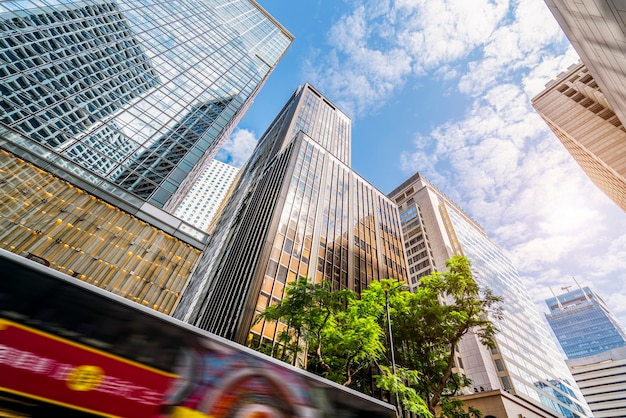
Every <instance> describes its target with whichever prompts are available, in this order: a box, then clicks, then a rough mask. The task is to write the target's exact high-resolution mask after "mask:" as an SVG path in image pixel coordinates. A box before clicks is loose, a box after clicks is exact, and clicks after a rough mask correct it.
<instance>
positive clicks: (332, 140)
mask: <svg viewBox="0 0 626 418" xmlns="http://www.w3.org/2000/svg"><path fill="white" fill-rule="evenodd" d="M350 139H351V132H350V119H349V118H348V117H347V116H346V115H345V114H343V112H341V111H340V110H339V109H337V108H336V107H335V106H334V105H333V104H332V103H331V102H330V101H329V100H328V99H326V98H325V97H323V96H322V95H321V94H320V93H319V92H318V91H317V90H316V89H314V88H313V87H312V86H310V85H308V84H307V85H305V86H303V87H300V88H298V89H297V91H296V92H295V93H294V95H293V96H292V97H291V98H290V99H289V101H288V102H287V104H286V105H285V107H284V108H283V109H282V110H281V112H280V113H279V114H278V116H277V117H276V119H275V120H274V121H273V122H272V124H271V125H270V127H269V128H268V129H267V130H266V132H265V133H264V134H263V136H262V137H261V138H260V140H259V143H258V145H257V147H256V149H255V151H254V152H253V154H252V157H251V158H250V160H249V161H248V162H247V164H246V165H245V166H244V167H243V168H242V172H241V175H240V177H239V180H238V183H237V186H236V187H235V188H234V192H233V193H232V195H231V196H230V198H229V200H228V203H227V204H226V205H225V207H224V211H223V213H222V215H221V216H220V218H219V220H218V221H217V224H216V225H215V228H214V229H213V232H212V234H211V241H210V242H209V245H208V247H207V250H206V251H205V252H204V255H203V258H202V260H201V261H200V263H199V266H198V268H197V269H196V272H195V273H194V275H193V277H192V280H191V281H190V283H189V286H188V288H187V289H186V290H185V292H184V293H183V297H182V298H181V301H180V303H179V305H178V307H177V310H176V313H175V316H176V317H179V318H181V319H183V320H186V321H189V322H191V323H193V324H194V325H197V326H199V327H201V328H204V329H207V330H210V331H212V332H215V333H217V334H220V335H222V336H225V337H227V338H231V339H234V340H236V341H239V342H242V343H247V344H249V345H251V346H255V347H256V346H259V345H260V344H265V343H271V342H272V341H274V339H275V337H276V333H277V329H276V324H275V323H262V322H261V323H258V324H256V325H254V326H253V319H254V317H255V315H256V314H257V313H259V312H262V311H263V310H264V309H265V308H266V307H267V306H269V304H270V303H273V302H275V301H277V300H280V299H281V298H282V297H283V294H284V290H285V285H286V284H287V283H289V282H292V281H294V280H296V279H297V278H298V277H309V278H310V279H311V280H314V281H316V282H320V281H321V280H329V281H331V282H332V284H333V286H334V287H335V288H349V289H353V290H355V291H356V292H360V291H361V290H363V289H365V288H366V286H367V285H368V283H369V282H371V281H372V280H375V279H381V278H386V277H392V278H397V279H399V280H403V281H405V280H406V279H407V277H406V258H405V255H404V252H403V251H402V237H401V231H400V221H399V218H398V209H397V207H396V205H395V204H394V203H393V202H392V201H391V200H389V199H388V198H387V197H385V196H384V195H383V194H382V193H381V192H380V191H378V190H376V189H375V188H374V187H373V186H371V185H370V184H369V183H367V181H365V180H364V179H363V178H361V177H360V176H359V175H357V174H356V173H355V172H354V171H353V170H352V169H351V168H350V165H349V164H350Z"/></svg>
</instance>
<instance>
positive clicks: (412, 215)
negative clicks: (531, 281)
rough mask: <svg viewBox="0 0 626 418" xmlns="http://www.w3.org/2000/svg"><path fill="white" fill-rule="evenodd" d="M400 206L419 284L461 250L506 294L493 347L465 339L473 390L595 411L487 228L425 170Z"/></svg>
mask: <svg viewBox="0 0 626 418" xmlns="http://www.w3.org/2000/svg"><path fill="white" fill-rule="evenodd" d="M389 197H390V198H392V199H393V200H394V201H395V202H396V203H397V204H398V205H399V207H400V216H401V218H402V225H403V232H404V240H405V245H406V248H407V253H408V259H409V275H410V278H411V281H410V283H411V285H412V286H416V285H418V284H419V278H420V277H421V276H423V275H425V274H427V273H428V272H431V271H441V270H442V269H444V268H445V261H446V260H447V259H448V258H450V257H452V256H453V255H464V256H466V257H467V258H468V259H469V260H470V261H471V263H472V272H473V275H474V278H475V279H476V281H477V283H478V284H479V286H481V287H484V286H488V287H489V288H491V289H492V290H493V291H494V293H495V294H497V295H500V296H502V297H503V299H504V302H503V311H504V312H503V319H501V320H499V319H497V318H492V320H493V321H494V323H495V324H496V326H497V328H498V329H499V332H498V333H497V334H496V348H495V349H493V350H490V349H487V348H486V347H484V346H483V345H481V344H480V342H479V341H478V340H477V338H476V336H475V335H473V334H471V333H470V334H468V335H467V336H465V337H464V338H463V340H462V343H461V344H460V347H459V348H460V354H461V356H462V362H463V367H462V369H463V372H464V373H465V374H466V375H467V377H469V378H470V379H471V380H472V384H473V388H472V389H473V391H474V392H481V391H491V390H501V391H505V392H509V393H511V394H514V395H516V396H518V397H521V398H523V399H528V400H530V401H531V402H534V403H536V404H538V405H541V406H543V407H544V408H546V409H549V410H550V411H552V413H556V414H558V415H560V416H564V417H590V416H591V412H590V411H589V409H588V406H587V405H586V403H585V401H584V400H583V397H582V395H581V393H580V391H579V389H578V387H577V386H576V384H575V382H574V379H573V378H572V375H571V373H570V372H569V370H568V368H567V366H566V364H565V362H564V360H563V359H562V358H561V357H560V355H559V353H558V351H557V347H556V346H555V344H554V342H553V340H552V338H551V336H550V333H549V330H548V328H547V327H546V326H545V325H544V323H543V321H542V319H541V317H540V315H539V313H538V312H537V310H536V309H535V307H534V305H533V303H532V300H531V299H530V297H529V295H528V292H527V291H526V288H525V287H524V284H523V283H522V281H521V279H520V277H519V274H518V272H517V270H516V268H515V267H514V266H513V264H512V263H511V261H510V260H509V259H508V258H507V256H506V255H505V254H504V252H503V251H502V250H501V249H500V248H499V247H498V246H497V245H496V244H494V243H493V241H491V240H490V239H489V237H488V236H487V235H486V233H485V232H484V231H483V229H482V227H481V226H480V225H479V224H478V223H477V222H476V221H474V220H473V219H472V218H471V217H469V216H468V215H467V214H465V213H464V212H463V210H462V209H460V208H459V207H458V206H457V205H456V204H454V203H453V202H452V201H451V200H450V199H449V198H447V197H446V196H445V195H444V194H443V193H441V192H440V191H439V190H438V189H437V188H436V187H435V186H433V185H432V184H431V183H430V182H429V181H428V180H427V179H425V178H424V177H423V176H422V175H420V174H419V173H417V174H415V175H414V176H412V177H411V178H409V179H408V180H407V181H406V182H404V183H403V184H401V185H400V186H399V187H397V188H396V189H395V190H394V191H392V192H391V193H390V194H389Z"/></svg>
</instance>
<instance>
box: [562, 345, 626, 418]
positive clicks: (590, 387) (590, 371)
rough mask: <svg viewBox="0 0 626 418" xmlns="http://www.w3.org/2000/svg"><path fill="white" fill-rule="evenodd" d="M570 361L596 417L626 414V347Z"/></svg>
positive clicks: (573, 372) (625, 415)
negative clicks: (625, 382)
mask: <svg viewBox="0 0 626 418" xmlns="http://www.w3.org/2000/svg"><path fill="white" fill-rule="evenodd" d="M566 363H567V365H568V366H569V369H570V371H571V372H572V376H574V379H576V383H577V384H578V387H579V388H580V390H581V392H582V393H583V396H584V397H585V400H586V401H587V403H588V404H589V407H590V408H591V412H592V413H593V416H594V418H615V417H626V402H624V399H626V385H625V384H624V376H626V346H621V347H617V348H612V349H610V350H607V351H603V352H602V353H598V354H593V355H591V356H587V357H581V358H576V359H571V360H567V361H566Z"/></svg>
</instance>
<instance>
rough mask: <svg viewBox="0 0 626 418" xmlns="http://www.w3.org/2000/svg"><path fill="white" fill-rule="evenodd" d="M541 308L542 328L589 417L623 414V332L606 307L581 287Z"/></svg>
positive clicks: (625, 378) (625, 352)
mask: <svg viewBox="0 0 626 418" xmlns="http://www.w3.org/2000/svg"><path fill="white" fill-rule="evenodd" d="M546 304H547V305H548V308H549V310H550V311H549V312H548V313H547V314H546V319H547V320H548V324H550V327H552V331H553V332H554V335H555V336H556V338H557V340H558V342H559V344H560V345H561V348H563V351H564V352H565V355H566V356H567V358H568V360H567V365H568V366H569V368H570V371H571V372H572V375H573V376H574V379H576V383H577V384H578V386H579V387H580V390H581V391H582V393H583V395H584V396H585V399H586V400H587V403H588V404H589V407H590V408H591V411H592V412H593V416H594V417H596V418H615V417H622V416H626V402H625V400H626V333H625V332H624V330H623V328H622V327H621V326H620V325H619V323H618V322H617V319H616V318H615V316H613V314H612V313H611V312H610V311H609V309H608V307H607V306H606V303H604V301H603V300H602V298H601V297H600V295H598V294H597V293H596V292H594V291H593V290H591V289H590V288H589V287H583V288H579V289H575V290H572V291H569V292H566V293H564V294H561V295H556V296H555V297H552V298H550V299H547V300H546Z"/></svg>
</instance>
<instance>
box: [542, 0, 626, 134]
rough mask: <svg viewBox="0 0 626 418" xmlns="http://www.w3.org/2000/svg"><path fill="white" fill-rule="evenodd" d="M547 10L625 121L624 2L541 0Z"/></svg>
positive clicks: (625, 17)
mask: <svg viewBox="0 0 626 418" xmlns="http://www.w3.org/2000/svg"><path fill="white" fill-rule="evenodd" d="M545 2H546V4H547V5H548V7H549V9H550V11H551V12H552V14H553V15H554V17H555V18H556V20H557V22H558V23H559V25H560V26H561V28H562V29H563V32H565V35H566V36H567V38H568V39H569V40H570V42H571V43H572V46H573V47H574V49H575V50H576V52H578V55H579V56H580V58H581V60H582V61H583V63H585V66H586V67H587V69H588V70H589V73H590V74H591V75H592V76H593V78H594V80H595V81H596V82H597V83H598V85H599V86H600V90H601V91H602V92H603V93H604V95H605V96H606V100H607V102H608V103H609V104H610V108H611V109H613V110H614V111H615V113H616V114H617V116H618V117H619V119H620V120H621V121H622V123H626V73H625V69H626V49H625V48H624V44H626V29H625V28H626V4H625V3H624V2H623V1H621V0H600V1H584V2H581V1H578V0H545Z"/></svg>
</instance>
